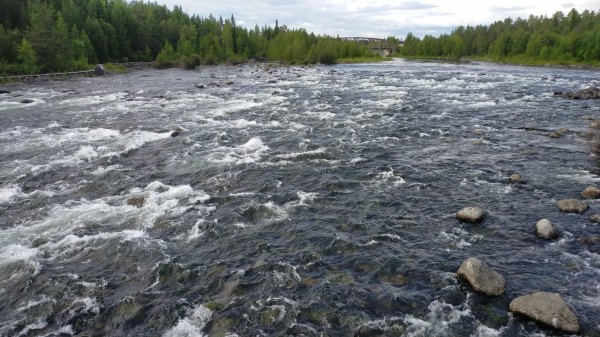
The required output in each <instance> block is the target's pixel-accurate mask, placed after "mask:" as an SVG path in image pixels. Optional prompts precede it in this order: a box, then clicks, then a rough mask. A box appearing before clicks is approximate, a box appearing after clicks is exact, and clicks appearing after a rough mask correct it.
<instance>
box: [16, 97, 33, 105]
mask: <svg viewBox="0 0 600 337" xmlns="http://www.w3.org/2000/svg"><path fill="white" fill-rule="evenodd" d="M33 102H34V101H33V100H32V99H29V98H23V99H22V100H20V101H19V103H21V104H31V103H33Z"/></svg>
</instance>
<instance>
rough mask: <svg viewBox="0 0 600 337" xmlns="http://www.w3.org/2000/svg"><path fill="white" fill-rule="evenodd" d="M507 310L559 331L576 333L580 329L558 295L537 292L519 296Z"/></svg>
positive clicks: (576, 320)
mask: <svg viewBox="0 0 600 337" xmlns="http://www.w3.org/2000/svg"><path fill="white" fill-rule="evenodd" d="M509 309H510V311H512V312H514V313H516V314H519V315H523V316H525V317H528V318H530V319H532V320H534V321H536V322H539V323H542V324H545V325H548V326H551V327H553V328H554V329H557V330H560V331H564V332H568V333H578V332H579V330H580V329H581V328H580V326H579V320H578V319H577V316H576V315H575V313H574V312H573V310H571V308H569V306H568V305H567V303H565V301H564V300H563V299H562V297H561V296H560V294H556V293H547V292H537V293H533V294H529V295H525V296H520V297H517V298H515V299H514V300H513V301H512V302H510V305H509Z"/></svg>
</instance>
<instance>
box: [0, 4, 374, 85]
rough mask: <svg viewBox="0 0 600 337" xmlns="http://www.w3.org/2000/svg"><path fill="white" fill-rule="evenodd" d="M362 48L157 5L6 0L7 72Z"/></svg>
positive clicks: (363, 50)
mask: <svg viewBox="0 0 600 337" xmlns="http://www.w3.org/2000/svg"><path fill="white" fill-rule="evenodd" d="M368 55H370V51H369V49H368V48H367V47H366V46H364V45H362V44H360V43H356V42H349V41H343V40H340V39H338V38H333V37H329V36H316V35H314V34H309V33H308V32H306V31H305V30H302V29H299V30H292V29H288V28H287V27H286V26H281V27H280V26H279V24H278V23H277V22H276V23H275V27H270V26H264V27H261V28H259V27H258V26H256V27H255V28H254V29H247V28H244V27H241V26H238V25H237V24H236V22H235V18H234V17H233V16H232V17H231V18H229V19H226V20H223V19H222V18H219V19H217V18H215V17H213V16H212V15H209V16H208V17H200V16H198V15H192V16H190V15H188V14H187V13H184V12H183V10H182V9H181V7H178V6H175V7H174V8H173V9H172V10H170V9H169V8H167V7H166V6H164V5H158V4H157V3H156V2H154V3H150V2H143V1H132V2H127V1H124V0H31V1H23V0H1V1H0V74H4V75H6V74H24V73H25V74H33V73H40V72H56V71H72V70H83V69H88V68H89V65H93V64H97V63H106V62H126V61H154V60H156V61H157V62H158V64H159V65H160V66H184V67H194V66H196V65H199V64H215V63H222V62H242V61H244V60H247V59H271V60H280V61H283V62H286V63H317V62H320V63H334V62H336V60H337V59H338V58H349V57H364V56H368Z"/></svg>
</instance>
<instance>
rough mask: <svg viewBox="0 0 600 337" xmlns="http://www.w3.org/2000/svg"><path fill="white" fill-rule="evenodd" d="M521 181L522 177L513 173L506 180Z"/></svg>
mask: <svg viewBox="0 0 600 337" xmlns="http://www.w3.org/2000/svg"><path fill="white" fill-rule="evenodd" d="M522 181H523V177H521V175H520V174H517V173H514V174H511V175H510V177H508V182H510V183H511V184H520V183H521V182H522Z"/></svg>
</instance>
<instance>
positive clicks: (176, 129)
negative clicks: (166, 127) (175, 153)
mask: <svg viewBox="0 0 600 337" xmlns="http://www.w3.org/2000/svg"><path fill="white" fill-rule="evenodd" d="M184 131H185V130H184V129H183V128H181V127H179V126H177V127H174V128H173V129H171V137H177V136H179V135H180V134H181V133H182V132H184Z"/></svg>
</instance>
